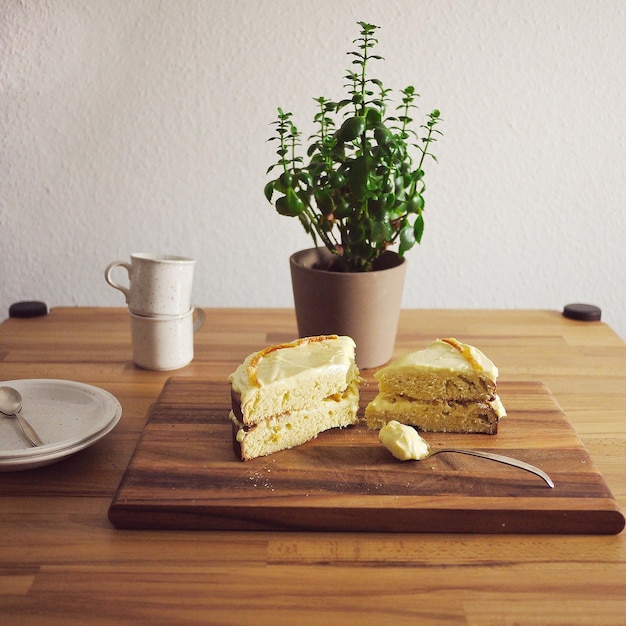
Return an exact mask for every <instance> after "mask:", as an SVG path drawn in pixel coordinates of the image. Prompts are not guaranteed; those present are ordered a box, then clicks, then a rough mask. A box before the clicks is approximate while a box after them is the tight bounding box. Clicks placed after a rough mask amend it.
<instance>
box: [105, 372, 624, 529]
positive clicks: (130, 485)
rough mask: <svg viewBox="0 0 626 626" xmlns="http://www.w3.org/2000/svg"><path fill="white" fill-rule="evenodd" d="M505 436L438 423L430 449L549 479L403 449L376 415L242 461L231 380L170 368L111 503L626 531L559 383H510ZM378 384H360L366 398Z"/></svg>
mask: <svg viewBox="0 0 626 626" xmlns="http://www.w3.org/2000/svg"><path fill="white" fill-rule="evenodd" d="M498 389H499V391H500V396H501V398H502V401H503V403H504V405H505V407H506V408H507V411H508V417H506V418H505V419H504V420H502V421H501V422H500V427H499V432H498V434H497V435H491V436H490V435H452V434H429V433H427V434H425V435H424V438H425V439H427V440H428V441H429V443H430V444H431V446H433V447H434V448H437V447H444V446H445V447H459V448H475V449H479V450H485V451H493V452H496V453H500V454H505V455H508V456H512V457H516V458H518V459H520V460H522V461H526V462H528V463H531V464H533V465H536V466H538V467H540V468H541V469H543V470H544V471H546V472H547V473H548V474H549V475H550V476H551V478H552V479H553V481H554V484H555V487H554V489H550V488H549V487H548V486H547V485H546V484H545V483H544V482H543V481H542V480H541V479H540V478H538V477H537V476H534V475H533V474H530V473H528V472H524V471H522V470H519V469H516V468H512V467H508V466H506V465H502V464H500V463H495V462H493V461H487V460H484V459H480V458H476V457H470V456H467V455H460V454H441V455H438V456H436V457H432V458H430V459H427V460H426V461H421V462H413V461H409V462H401V461H397V460H396V459H394V458H393V457H392V456H391V455H390V454H389V452H387V450H386V449H385V448H383V446H382V445H380V443H379V442H378V433H377V432H373V431H369V430H368V429H367V427H366V426H356V427H350V428H347V429H343V430H333V431H328V432H325V433H322V434H320V435H319V436H318V438H317V439H315V440H313V441H311V442H309V443H307V444H305V445H303V446H300V447H298V448H295V449H293V450H286V451H283V452H279V453H277V454H274V455H271V456H268V457H264V458H259V459H254V460H252V461H246V462H242V461H241V460H239V459H238V458H237V457H236V456H235V454H234V452H233V448H232V434H231V424H230V421H229V419H228V413H229V409H230V387H229V385H228V383H227V382H214V381H207V380H197V379H192V378H171V379H170V380H169V381H168V382H167V383H166V384H165V386H164V388H163V391H162V393H161V395H160V397H159V399H158V401H157V403H156V404H155V405H154V406H153V408H152V410H151V413H150V416H149V419H148V423H147V424H146V427H145V429H144V432H143V434H142V436H141V439H140V441H139V443H138V445H137V448H136V450H135V452H134V455H133V457H132V459H131V461H130V463H129V465H128V468H127V470H126V472H125V474H124V476H123V479H122V481H121V483H120V486H119V488H118V491H117V493H116V495H115V497H114V499H113V502H112V504H111V506H110V509H109V519H110V520H111V522H112V523H113V524H114V525H115V526H116V527H118V528H129V529H130V528H134V529H199V530H200V529H226V530H310V531H384V532H468V533H563V534H565V533H569V534H617V533H619V532H620V531H621V530H622V529H623V528H624V516H623V515H622V513H621V512H620V510H619V508H618V506H617V503H616V502H615V500H614V498H613V496H612V494H611V492H610V490H609V489H608V487H607V485H606V483H605V481H604V479H603V477H602V475H601V474H600V473H599V471H598V470H597V469H596V467H595V466H594V464H593V462H592V460H591V458H590V457H589V454H588V453H587V451H586V450H585V448H584V446H583V444H582V442H581V441H580V439H579V438H578V436H577V435H576V433H575V432H574V430H573V428H572V426H571V425H570V423H569V421H568V420H567V417H566V416H565V415H564V413H563V411H562V410H561V409H560V408H559V406H558V404H557V402H556V400H555V399H554V397H553V396H552V394H551V393H550V391H549V390H548V389H547V388H546V387H545V386H544V385H543V384H541V383H539V382H506V381H504V382H501V383H499V385H498ZM374 394H375V386H374V385H363V386H362V387H361V406H362V408H363V407H365V405H366V404H367V402H368V401H369V400H371V399H372V398H373V396H374Z"/></svg>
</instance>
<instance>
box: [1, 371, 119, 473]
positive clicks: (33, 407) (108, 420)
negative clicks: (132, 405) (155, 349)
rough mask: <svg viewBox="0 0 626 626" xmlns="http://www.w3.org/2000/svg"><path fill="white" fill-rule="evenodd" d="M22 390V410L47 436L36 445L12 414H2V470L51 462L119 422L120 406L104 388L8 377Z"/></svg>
mask: <svg viewBox="0 0 626 626" xmlns="http://www.w3.org/2000/svg"><path fill="white" fill-rule="evenodd" d="M0 385H9V386H10V387H14V388H15V389H17V390H18V391H19V392H20V393H21V394H22V400H23V408H22V415H23V416H24V418H25V419H26V420H27V421H28V422H29V423H30V424H31V426H32V427H33V428H34V429H35V431H36V432H37V434H38V435H39V437H40V438H41V439H42V441H43V442H44V445H43V446H37V447H32V446H31V445H30V444H29V443H28V442H27V441H26V439H25V438H24V435H23V434H22V431H21V430H20V428H19V425H18V424H17V422H16V419H15V418H14V417H5V416H3V415H0V471H11V470H16V469H32V468H33V467H40V466H41V465H47V464H49V463H53V462H54V461H57V460H59V459H62V458H64V457H66V456H69V455H71V454H74V453H75V452H78V451H79V450H82V449H84V448H86V447H87V446H90V445H92V444H94V443H95V442H96V441H98V440H99V439H101V438H102V437H104V436H105V435H106V434H108V433H109V432H110V431H111V430H112V429H113V428H114V427H115V425H116V424H117V423H118V422H119V420H120V417H121V416H122V407H121V405H120V403H119V402H118V400H117V398H115V396H113V395H112V394H110V393H109V392H108V391H105V390H104V389H100V388H98V387H93V386H92V385H86V384H84V383H78V382H73V381H69V380H55V379H27V380H8V381H5V382H0Z"/></svg>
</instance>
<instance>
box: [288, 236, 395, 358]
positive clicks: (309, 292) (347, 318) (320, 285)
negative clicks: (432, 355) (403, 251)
mask: <svg viewBox="0 0 626 626" xmlns="http://www.w3.org/2000/svg"><path fill="white" fill-rule="evenodd" d="M333 258H335V257H334V255H333V254H332V253H331V252H329V251H328V250H327V249H326V248H309V249H308V250H301V251H299V252H296V253H295V254H293V255H291V257H290V258H289V264H290V267H291V280H292V287H293V296H294V303H295V308H296V318H297V321H298V334H299V335H300V337H309V336H315V335H327V334H335V335H348V336H350V337H352V338H353V339H354V341H355V343H356V360H357V365H358V366H359V368H361V369H367V368H371V367H377V366H379V365H383V364H384V363H386V362H387V361H389V359H391V356H392V353H393V348H394V344H395V341H396V332H397V330H398V319H399V316H400V306H401V303H402V292H403V290H404V278H405V275H406V262H405V259H401V258H400V257H399V256H398V255H397V254H396V253H395V252H391V251H387V252H385V253H383V255H382V257H381V258H380V260H379V261H380V262H379V263H378V264H377V266H376V269H375V270H373V271H371V272H353V273H350V272H333V271H329V270H325V269H320V268H325V267H326V268H327V267H329V264H330V263H331V261H332V259H333Z"/></svg>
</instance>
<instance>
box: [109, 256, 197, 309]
mask: <svg viewBox="0 0 626 626" xmlns="http://www.w3.org/2000/svg"><path fill="white" fill-rule="evenodd" d="M195 263H196V261H195V260H194V259H188V258H186V257H182V256H173V255H158V254H151V253H146V252H136V253H134V254H131V255H130V263H126V262H124V261H114V262H113V263H110V264H109V265H108V266H107V268H106V270H104V278H105V279H106V281H107V283H109V285H111V287H114V288H115V289H119V290H120V291H121V292H122V293H123V294H124V297H125V298H126V302H127V303H128V308H129V309H130V311H131V313H135V314H137V315H184V314H185V313H187V312H188V311H189V310H190V309H191V291H192V286H193V270H194V266H195ZM118 267H122V268H124V269H125V270H126V271H127V272H128V280H129V286H128V287H124V286H123V285H120V284H119V283H116V282H115V281H114V280H113V278H112V274H113V271H114V270H115V269H116V268H118Z"/></svg>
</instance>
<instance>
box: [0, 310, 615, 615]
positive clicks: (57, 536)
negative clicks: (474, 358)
mask: <svg viewBox="0 0 626 626" xmlns="http://www.w3.org/2000/svg"><path fill="white" fill-rule="evenodd" d="M294 336H295V318H294V315H293V312H292V311H291V310H286V309H285V310H267V309H236V310H233V309H208V310H207V322H206V324H205V326H204V327H203V328H202V329H201V330H200V331H199V332H198V333H197V335H196V358H195V360H194V362H193V363H192V364H191V365H189V366H187V367H186V368H184V369H182V370H178V371H177V372H174V373H172V372H169V373H167V372H149V371H143V370H140V369H137V368H136V367H135V366H134V365H133V364H132V361H131V350H130V333H129V323H128V319H127V313H126V311H125V310H123V309H106V308H93V309H91V308H57V309H53V310H52V311H51V313H50V314H49V315H48V316H46V317H42V318H35V319H26V320H19V319H10V320H7V321H5V322H4V323H2V324H1V325H0V380H10V379H17V378H63V379H69V380H76V381H81V382H84V383H89V384H93V385H96V386H99V387H101V388H103V389H106V390H107V391H109V392H111V393H113V394H114V395H115V396H116V397H117V398H118V399H119V401H120V402H121V404H122V407H123V416H122V419H121V421H120V423H119V424H118V426H117V427H116V428H115V430H114V431H113V432H112V433H111V434H110V435H108V436H107V437H105V438H104V439H102V440H101V441H99V442H98V443H97V444H95V445H94V446H93V447H91V448H89V449H87V450H84V451H82V452H79V453H78V454H76V455H75V456H73V457H70V458H68V459H65V460H63V461H61V462H59V463H57V464H55V465H50V466H47V467H43V468H39V469H35V470H30V471H23V472H5V473H2V474H0V623H2V624H11V625H18V624H28V625H33V624H85V623H89V624H139V623H146V624H157V623H165V624H174V623H177V624H194V623H211V624H250V623H254V624H270V623H271V624H275V625H276V624H319V623H324V622H330V623H333V622H334V623H341V624H344V623H354V624H357V623H358V624H394V625H396V624H417V623H419V624H426V623H436V624H443V623H451V624H456V623H458V624H481V625H484V624H602V625H607V624H624V623H626V532H623V533H621V534H619V535H613V536H578V535H560V536H559V535H552V536H550V535H471V534H445V535H443V534H442V535H438V534H383V533H374V534H368V533H361V534H357V533H310V532H307V533H297V532H282V533H274V532H228V531H142V530H137V531H135V530H133V531H125V530H117V529H115V528H113V526H112V525H111V524H110V522H109V521H108V519H107V511H108V508H109V506H110V504H111V501H112V498H113V496H114V494H115V492H116V489H117V488H118V485H119V483H120V480H121V478H122V475H123V473H124V471H125V469H126V467H127V465H128V463H129V460H130V458H131V456H132V454H133V451H134V449H135V446H136V444H137V442H138V439H139V436H140V434H141V432H142V429H143V427H144V425H145V423H146V419H147V415H148V413H149V410H150V407H151V405H152V404H153V403H154V402H155V401H156V399H157V397H158V395H159V392H160V391H161V389H162V386H163V384H164V383H165V381H166V380H167V379H168V378H169V377H170V376H172V375H176V376H189V377H201V378H206V379H214V380H223V379H224V378H225V377H226V376H227V375H228V374H229V373H230V372H231V371H232V370H233V369H234V367H235V366H236V365H237V364H238V363H239V362H240V361H241V360H242V359H243V358H244V357H245V356H246V355H247V354H249V353H250V352H252V351H255V350H257V349H259V348H260V347H263V346H265V345H268V344H271V343H275V342H278V341H283V340H288V339H292V338H293V337H294ZM438 336H456V337H458V338H459V339H462V340H464V341H467V342H469V343H472V344H474V345H477V346H479V347H480V348H481V349H483V350H484V351H485V352H486V353H487V354H488V355H489V356H490V357H491V358H492V359H493V360H494V361H495V362H496V363H497V365H498V366H499V368H500V380H501V381H503V380H506V381H516V380H538V381H542V382H543V383H545V384H546V385H547V386H548V387H549V388H550V390H551V391H552V393H553V394H554V396H555V397H556V399H557V400H558V402H559V404H560V406H561V407H562V409H563V410H564V412H565V413H566V415H567V416H568V418H569V420H570V422H571V423H572V424H573V426H574V427H575V429H576V431H577V433H578V435H579V436H580V438H581V439H582V440H583V442H584V444H585V445H586V447H587V449H588V451H589V453H590V454H591V457H592V459H593V460H594V462H595V463H596V465H597V467H598V468H599V470H600V471H601V472H602V474H603V476H604V478H605V480H606V482H607V484H608V485H609V487H610V489H611V491H612V492H613V495H614V496H615V498H616V500H617V502H618V504H619V506H620V507H621V509H622V511H624V510H626V409H625V407H626V345H625V344H624V343H623V342H622V341H621V340H620V339H619V338H618V337H617V336H616V335H615V333H614V332H613V331H612V330H611V329H610V328H609V327H607V326H606V325H605V324H603V323H601V322H576V321H571V320H567V319H565V318H563V317H562V316H561V314H560V313H559V312H557V311H510V310H506V311H495V310H494V311H479V310H466V311H460V310H459V311H452V310H438V311H420V310H411V311H408V310H407V311H403V313H402V318H401V325H400V329H399V333H398V341H397V346H396V351H397V353H398V354H400V353H404V352H406V351H408V350H414V349H419V348H422V347H424V346H425V345H426V344H427V343H429V342H430V341H431V340H432V339H433V338H435V337H438ZM370 375H371V373H366V376H370Z"/></svg>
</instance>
